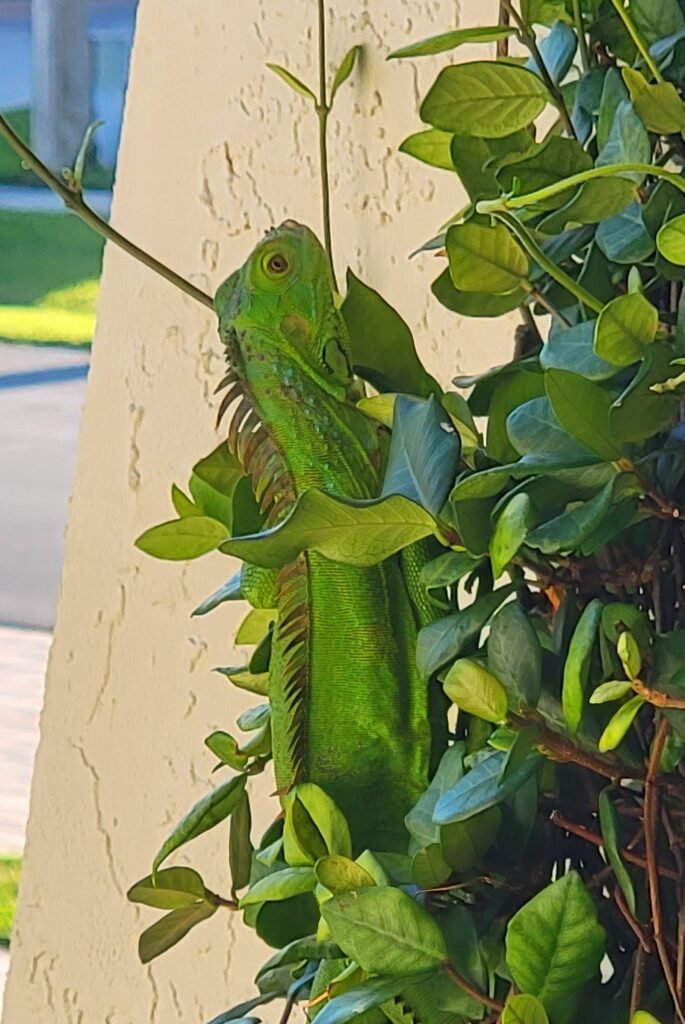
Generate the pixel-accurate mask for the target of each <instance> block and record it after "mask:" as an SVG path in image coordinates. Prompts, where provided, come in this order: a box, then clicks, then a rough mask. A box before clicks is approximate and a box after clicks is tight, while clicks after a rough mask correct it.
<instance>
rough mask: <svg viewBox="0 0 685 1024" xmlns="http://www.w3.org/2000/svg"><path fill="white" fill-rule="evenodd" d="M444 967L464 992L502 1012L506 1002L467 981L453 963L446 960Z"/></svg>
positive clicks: (490, 1007) (446, 972) (448, 975)
mask: <svg viewBox="0 0 685 1024" xmlns="http://www.w3.org/2000/svg"><path fill="white" fill-rule="evenodd" d="M442 969H443V971H444V972H445V974H446V975H447V977H448V978H449V979H450V980H451V981H453V982H454V984H455V985H458V986H459V988H460V989H462V991H463V992H466V994H467V995H469V996H471V998H472V999H475V1000H477V1002H479V1003H482V1004H483V1006H487V1007H488V1009H490V1010H497V1012H498V1013H501V1012H502V1010H503V1009H504V1003H498V1002H497V1000H496V999H491V998H490V996H487V995H486V994H485V992H481V991H480V989H477V988H476V987H475V986H474V985H472V984H471V982H470V981H467V980H466V978H465V977H464V976H463V975H462V974H460V973H459V971H458V970H457V969H456V968H455V967H453V966H452V964H451V963H449V962H445V963H444V964H443V965H442Z"/></svg>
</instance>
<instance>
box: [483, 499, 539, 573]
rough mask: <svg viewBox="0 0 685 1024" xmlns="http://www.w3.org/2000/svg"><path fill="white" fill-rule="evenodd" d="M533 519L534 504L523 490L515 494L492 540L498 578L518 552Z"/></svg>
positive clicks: (494, 568) (491, 545) (493, 562)
mask: <svg viewBox="0 0 685 1024" xmlns="http://www.w3.org/2000/svg"><path fill="white" fill-rule="evenodd" d="M532 521H533V506H532V504H531V501H530V498H529V497H528V495H527V494H524V493H523V492H521V493H519V494H515V495H514V496H513V498H511V499H510V500H509V501H508V502H507V504H506V505H505V506H504V510H503V511H502V512H501V514H500V516H499V518H498V519H497V522H496V523H495V531H494V533H493V535H492V540H491V542H490V559H491V561H492V574H493V576H494V577H495V579H498V578H499V577H500V576H501V575H502V573H503V572H504V570H505V569H506V567H507V566H508V565H509V562H510V561H511V560H512V558H513V557H514V555H515V554H516V553H517V551H518V550H519V548H520V547H521V545H522V544H523V542H524V540H525V539H526V534H527V532H528V530H529V528H530V525H531V523H532Z"/></svg>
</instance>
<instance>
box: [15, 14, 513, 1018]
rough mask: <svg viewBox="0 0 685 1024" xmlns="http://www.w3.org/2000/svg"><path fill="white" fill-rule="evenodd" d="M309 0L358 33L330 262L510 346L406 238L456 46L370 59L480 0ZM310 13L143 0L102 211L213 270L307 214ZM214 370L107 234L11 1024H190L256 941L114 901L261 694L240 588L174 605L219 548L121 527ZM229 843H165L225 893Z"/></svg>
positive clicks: (175, 447)
mask: <svg viewBox="0 0 685 1024" xmlns="http://www.w3.org/2000/svg"><path fill="white" fill-rule="evenodd" d="M327 6H328V7H329V18H330V21H329V55H330V64H331V70H332V69H333V68H334V67H335V66H336V65H337V63H338V62H339V61H340V59H341V58H342V56H343V54H344V53H345V52H346V51H347V50H348V48H349V47H350V46H351V45H352V44H354V43H360V44H362V45H363V47H364V57H363V61H362V65H361V67H360V69H359V70H358V71H355V73H354V76H353V78H352V79H351V81H350V82H348V83H347V84H346V85H345V86H344V88H343V89H342V90H341V92H340V93H339V102H338V103H337V104H336V110H335V113H334V116H333V118H332V121H331V132H330V159H331V171H332V173H331V179H332V180H331V185H332V193H333V211H334V213H333V231H334V237H335V251H336V258H337V263H338V276H339V279H340V280H344V269H345V267H346V266H347V265H350V266H351V267H352V268H353V269H354V271H355V272H356V273H358V274H360V275H361V276H362V277H363V278H364V279H365V280H367V281H369V282H370V283H372V284H373V285H374V286H375V287H377V288H378V289H379V290H380V291H381V292H382V293H383V294H384V295H386V296H387V298H388V300H389V301H390V302H393V303H394V304H395V305H396V306H397V308H398V309H399V310H400V311H401V313H402V314H403V315H404V317H405V318H406V320H407V321H408V322H409V323H410V324H411V325H412V326H413V327H414V328H415V331H416V336H417V339H418V343H419V347H420V350H421V352H422V354H423V357H424V358H425V360H426V363H427V365H428V366H429V369H430V370H431V371H432V372H433V373H436V374H437V375H439V376H440V378H441V379H442V380H443V381H445V382H447V381H449V379H450V378H451V377H452V376H453V375H454V373H455V372H456V371H457V370H461V371H463V372H473V371H476V370H477V369H479V368H483V367H485V366H487V365H490V364H492V363H497V362H503V361H504V360H505V359H506V358H507V357H508V355H509V354H510V353H511V350H512V342H511V337H512V325H511V323H509V324H507V323H504V322H502V321H495V322H488V321H485V322H484V321H473V320H471V321H462V320H460V319H459V318H458V317H455V316H454V315H453V314H450V313H448V312H447V311H446V310H444V309H443V308H442V307H440V306H439V305H438V304H437V303H436V302H435V300H434V299H433V298H432V296H431V294H430V289H429V286H430V282H431V281H432V280H433V278H434V277H436V276H437V274H438V272H439V270H440V269H441V267H442V263H441V261H439V260H436V259H435V257H433V256H426V257H423V258H419V259H415V260H411V261H410V260H409V259H408V254H409V253H410V252H411V251H412V250H413V249H414V248H416V246H417V245H419V244H420V243H421V242H423V241H424V240H425V239H427V238H430V237H431V236H433V235H434V234H435V232H436V229H437V228H438V227H439V226H440V224H442V223H443V222H444V221H445V220H446V219H447V218H448V217H449V216H450V215H451V214H452V213H454V211H455V210H457V209H458V208H459V207H460V206H461V205H462V204H463V201H464V200H463V195H462V194H461V193H460V190H459V188H458V186H457V183H456V181H455V178H454V177H453V176H452V177H451V176H450V175H449V174H448V173H446V172H443V171H434V170H432V169H430V168H428V167H425V166H423V165H421V164H418V163H417V162H416V161H412V160H411V159H409V158H407V157H403V156H401V155H400V154H398V152H397V147H398V145H399V143H400V142H401V140H402V139H403V138H404V137H405V136H406V135H407V134H409V133H410V132H412V131H415V130H416V129H417V127H418V125H419V121H418V117H417V113H416V108H417V100H418V97H419V96H420V95H421V94H422V93H423V92H425V90H426V89H427V88H428V86H429V85H430V83H431V81H432V79H433V78H434V76H435V74H436V73H437V70H438V69H439V68H440V67H441V66H442V65H443V64H444V63H445V62H446V60H447V59H449V58H448V57H440V58H437V59H435V60H433V59H428V60H424V61H420V62H416V63H410V62H404V63H397V62H390V63H388V62H386V61H385V57H386V54H387V53H388V51H389V50H390V49H391V48H392V47H394V46H400V45H402V44H404V43H407V42H409V41H410V40H415V39H419V38H422V37H423V36H428V35H432V34H435V33H437V32H440V31H445V30H447V29H450V28H454V27H455V25H456V24H457V23H458V21H461V24H462V25H466V24H473V23H476V22H480V23H481V24H482V23H486V24H491V23H492V20H493V18H495V17H496V0H461V2H460V3H457V2H445V0H339V2H338V3H336V4H335V5H333V4H328V5H327ZM332 8H334V9H332ZM460 12H461V13H460ZM315 15H316V4H315V3H314V0H289V2H287V3H286V2H282V3H281V2H276V0H252V2H251V3H246V2H245V0H203V2H202V3H198V2H197V0H173V4H170V2H169V0H142V2H141V6H140V10H139V14H138V26H137V37H136V43H135V48H134V53H133V61H132V69H131V83H130V90H129V97H128V104H127V110H126V116H125V120H124V132H123V146H122V150H121V155H120V160H119V168H118V178H117V186H116V191H115V198H114V208H113V215H112V219H113V223H114V224H115V225H116V226H118V227H119V228H120V229H121V230H122V231H123V232H124V233H126V234H129V235H130V236H131V237H132V238H134V239H135V240H136V241H137V242H138V243H139V244H141V245H142V246H144V247H146V248H148V249H150V250H151V251H152V252H154V253H155V254H156V255H158V256H159V257H160V258H162V259H163V260H165V261H166V262H168V263H169V264H170V265H172V266H173V267H174V268H176V269H177V270H178V271H180V272H181V273H183V274H185V275H187V276H189V277H191V278H192V279H193V280H194V281H195V282H197V283H198V284H200V285H201V286H202V287H204V288H206V289H208V290H210V291H214V290H215V289H216V288H217V286H218V285H219V283H220V282H221V281H222V280H223V279H224V278H225V277H227V276H228V274H229V273H231V272H232V271H233V270H234V269H235V268H236V266H238V265H239V264H240V263H241V262H242V261H243V260H244V259H245V257H246V255H247V254H248V253H249V251H250V250H251V248H252V247H253V246H254V244H255V242H256V241H257V240H258V239H259V238H260V237H261V235H262V232H263V231H264V230H265V229H267V228H269V226H270V225H272V224H278V223H279V222H280V221H281V220H282V219H284V218H285V217H288V216H289V217H294V218H296V219H298V220H301V221H304V222H306V223H309V224H311V225H312V227H314V228H315V229H316V230H320V202H319V183H318V168H317V143H316V125H315V117H314V114H313V112H312V110H311V108H310V107H309V106H308V105H307V103H306V102H305V100H304V99H303V98H302V97H300V96H298V95H295V94H294V93H293V92H292V91H291V90H289V89H288V88H287V87H286V86H285V85H284V84H283V82H281V81H280V80H279V79H278V78H276V76H275V75H273V74H272V73H271V72H269V71H268V70H266V68H265V64H266V62H267V61H274V62H278V63H281V64H286V65H287V66H288V67H289V68H290V69H291V70H292V71H293V72H294V73H295V74H297V75H299V76H300V77H301V78H303V79H304V80H305V81H307V82H308V83H310V84H313V83H314V82H315V80H316V32H315ZM476 53H478V54H482V53H483V49H482V48H481V49H480V50H478V51H473V50H472V51H471V53H470V54H469V53H468V51H465V52H464V53H462V51H459V54H460V56H464V57H465V58H469V57H471V58H473V57H474V56H475V55H476ZM37 258H38V257H37ZM221 375H222V360H221V346H220V344H219V342H218V339H217V337H216V330H215V322H214V318H213V316H212V315H211V313H210V312H209V311H208V310H206V309H204V308H203V307H200V306H198V305H196V304H195V303H194V302H193V301H192V300H191V299H190V298H187V297H186V296H184V295H182V294H180V293H178V292H176V291H174V290H173V289H172V288H171V287H170V286H169V285H168V284H166V282H164V281H162V280H160V279H158V278H156V277H155V276H154V275H153V274H152V273H151V272H150V271H148V270H146V269H145V268H144V267H141V266H139V265H137V264H136V263H134V262H133V261H132V260H131V259H130V258H129V257H127V256H125V255H124V254H122V253H120V252H119V251H118V250H116V249H114V248H112V247H109V249H108V250H107V252H106V255H105V268H104V279H103V288H102V295H101V299H100V306H99V316H98V330H97V335H96V339H95V344H94V351H93V363H92V369H91V374H90V379H89V382H88V395H87V401H86V407H85V412H84V419H83V426H82V436H81V443H80V451H79V463H78V471H77V474H76V480H75V485H74V493H73V499H72V504H71V511H70V519H69V527H68V531H67V539H66V564H65V569H64V577H63V583H62V596H61V601H60V606H59V613H58V619H57V627H56V632H55V640H54V644H53V648H52V655H51V660H50V667H49V670H48V680H47V693H46V699H45V707H44V710H43V716H42V723H41V734H42V738H41V744H40V748H39V752H38V758H37V762H36V769H35V775H34V782H33V791H32V802H31V818H30V824H29V834H28V845H27V849H26V859H25V868H24V875H23V879H22V885H21V893H20V898H19V913H18V922H17V928H16V935H15V938H14V941H13V949H12V961H11V966H10V973H9V979H8V987H7V994H6V1004H5V1015H4V1024H24V1022H29V1021H30V1022H31V1024H146V1022H150V1024H162V1022H163V1024H172V1022H174V1021H182V1022H184V1024H191V1022H192V1024H205V1022H206V1021H209V1020H210V1019H211V1018H212V1017H213V1016H214V1015H216V1014H218V1013H219V1012H220V1011H222V1010H224V1009H225V1008H226V1007H228V1006H229V1005H231V1004H233V1003H235V1002H237V1001H238V1000H240V999H245V998H247V997H248V995H249V993H250V992H251V991H252V978H253V976H254V973H255V968H256V966H257V965H258V963H260V962H261V960H263V959H264V958H265V956H266V953H267V951H266V950H265V949H263V948H260V945H259V943H258V942H257V940H256V939H255V938H254V936H253V935H252V933H250V932H248V931H247V930H245V929H243V927H242V926H241V924H240V921H239V920H238V919H237V916H236V915H230V914H228V913H226V914H223V913H217V914H216V915H215V916H214V917H213V918H212V919H211V920H209V921H208V922H205V923H204V924H203V925H201V926H199V927H198V928H196V929H195V930H194V931H193V932H192V933H191V934H190V935H189V936H187V938H186V939H185V940H184V941H183V942H182V943H181V944H180V945H178V946H177V947H175V948H174V949H173V950H171V951H170V952H169V953H167V954H165V955H164V956H163V957H161V958H160V959H159V960H156V961H154V962H153V963H152V964H151V965H150V966H148V967H147V968H143V967H141V965H140V963H139V962H138V959H137V956H136V941H137V935H138V933H139V932H140V930H141V929H142V928H143V927H144V926H145V925H147V924H149V923H151V922H152V921H153V920H155V918H156V914H155V912H154V911H149V910H146V909H142V910H140V909H136V908H134V907H133V906H131V905H130V904H128V903H127V902H126V899H125V891H126V889H127V887H128V886H129V885H130V884H131V883H132V882H134V881H135V880H136V879H138V878H139V877H141V876H142V875H144V874H145V873H146V872H147V871H148V870H149V866H150V862H151V859H152V857H153V855H154V853H155V851H156V850H157V848H158V846H159V844H160V840H161V839H162V838H163V837H164V836H165V835H166V833H167V832H168V830H169V829H170V827H171V826H172V825H173V824H174V823H175V822H176V821H177V820H178V819H179V817H180V816H181V815H182V814H184V813H185V811H186V810H187V809H188V808H189V807H190V806H191V804H192V803H193V802H194V801H195V800H197V799H198V798H199V797H200V796H201V795H202V794H203V793H205V792H207V790H208V788H209V787H210V786H211V785H212V779H211V775H210V773H211V769H212V766H213V758H212V756H211V755H210V754H209V752H208V751H207V750H206V749H204V748H203V742H202V741H203V738H204V737H205V736H206V735H207V734H208V733H209V732H210V731H212V730H213V729H216V728H224V729H230V728H231V727H232V725H233V722H234V720H235V717H236V714H237V713H238V712H239V711H240V710H242V709H243V708H245V707H246V706H248V705H249V704H250V703H254V702H253V701H251V700H250V699H249V698H248V697H247V695H244V694H242V693H240V692H238V691H236V690H234V689H232V688H231V687H230V686H229V685H228V684H227V683H226V682H225V681H224V680H222V679H221V678H220V677H218V676H216V675H213V674H212V671H211V670H212V668H213V667H214V666H216V665H226V664H235V663H236V662H235V659H236V657H239V655H238V654H237V653H236V651H235V650H234V649H233V646H232V637H233V635H234V631H235V627H236V623H237V622H238V621H239V619H240V618H241V617H242V614H243V612H244V609H242V608H237V607H235V606H233V607H231V608H229V609H226V608H224V609H221V610H218V611H217V612H215V613H213V614H212V615H211V616H208V617H207V618H202V619H194V620H191V619H190V618H189V613H190V611H191V609H192V608H193V607H195V605H196V604H197V603H198V602H199V601H200V600H201V599H202V598H203V597H204V596H205V595H206V594H209V593H210V592H211V591H212V590H213V589H215V588H216V587H217V586H219V585H220V584H221V583H222V582H223V581H224V580H225V579H227V578H228V577H229V575H230V574H231V572H232V570H233V566H232V565H231V563H230V560H229V559H227V558H225V557H223V556H221V555H219V554H216V555H211V556H207V557H206V558H204V559H200V560H199V561H197V562H191V563H189V564H188V565H179V564H172V563H160V562H156V561H154V560H152V559H150V558H147V557H145V556H144V555H142V554H141V553H140V552H138V551H136V549H135V548H134V546H133V541H134V539H135V537H136V536H137V535H138V534H139V533H141V532H142V530H143V529H145V528H146V527H148V526H150V525H152V524H154V523H157V522H160V521H162V520H163V519H165V518H168V517H169V515H170V512H171V505H170V500H169V488H170V484H171V482H172V481H177V482H178V483H180V484H185V481H186V479H187V475H188V472H189V470H190V467H191V466H192V464H193V462H194V461H195V460H196V459H197V458H198V456H201V455H203V454H204V453H206V452H208V451H210V450H211V449H212V448H213V447H214V446H215V445H216V444H217V443H218V435H217V434H216V433H215V431H214V427H213V424H214V418H215V405H216V399H215V398H213V397H212V392H213V390H214V387H215V386H216V384H217V382H218V381H219V379H220V377H221ZM270 789H271V785H270V782H269V780H265V781H264V782H263V783H260V784H258V785H257V786H256V787H252V788H251V792H252V795H253V798H254V806H255V808H256V812H257V818H258V819H259V820H258V823H257V826H256V827H255V834H256V835H257V834H258V833H259V826H260V825H263V824H264V823H266V822H267V821H268V820H269V819H270V817H271V816H272V815H273V812H274V802H273V800H269V799H267V794H268V793H269V792H270ZM226 842H227V830H226V829H225V828H219V829H217V830H215V831H212V832H209V833H207V834H206V835H204V836H202V837H200V838H199V839H198V840H196V841H195V842H194V843H193V844H192V849H191V848H190V847H186V848H184V849H183V850H181V851H179V852H178V855H177V856H175V857H174V862H175V863H177V864H183V863H187V862H188V861H189V860H191V861H192V863H193V864H195V865H196V866H197V867H198V869H199V870H201V871H202V872H203V874H204V876H205V878H206V881H207V884H208V885H209V886H210V887H211V888H212V889H214V891H220V892H225V891H226V887H227V850H226ZM275 1012H278V1009H277V1008H276V1011H275ZM270 1019H273V1018H270ZM276 1019H277V1018H276Z"/></svg>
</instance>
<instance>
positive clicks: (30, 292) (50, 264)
mask: <svg viewBox="0 0 685 1024" xmlns="http://www.w3.org/2000/svg"><path fill="white" fill-rule="evenodd" d="M102 248H103V241H102V239H101V238H100V237H99V236H98V235H96V234H95V233H94V232H93V231H92V230H90V229H89V228H87V227H86V226H85V224H82V223H81V222H80V221H79V220H78V219H77V218H76V217H75V216H74V215H73V214H66V213H54V214H47V213H23V212H15V211H10V210H0V266H1V267H2V272H1V273H0V338H3V339H5V340H7V341H31V342H40V341H48V342H66V343H71V344H83V343H84V342H88V341H90V340H91V337H92V331H93V324H94V312H95V299H96V296H97V281H98V279H99V277H100V267H101V263H102Z"/></svg>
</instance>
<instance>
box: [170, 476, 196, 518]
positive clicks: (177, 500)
mask: <svg viewBox="0 0 685 1024" xmlns="http://www.w3.org/2000/svg"><path fill="white" fill-rule="evenodd" d="M171 504H172V505H173V506H174V512H175V513H176V515H177V516H180V517H181V518H183V517H184V516H197V515H199V514H200V509H198V507H197V505H196V504H195V503H194V502H193V501H191V500H190V498H188V497H187V496H186V495H185V494H184V493H183V491H182V490H181V488H180V487H177V486H176V484H172V487H171Z"/></svg>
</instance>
